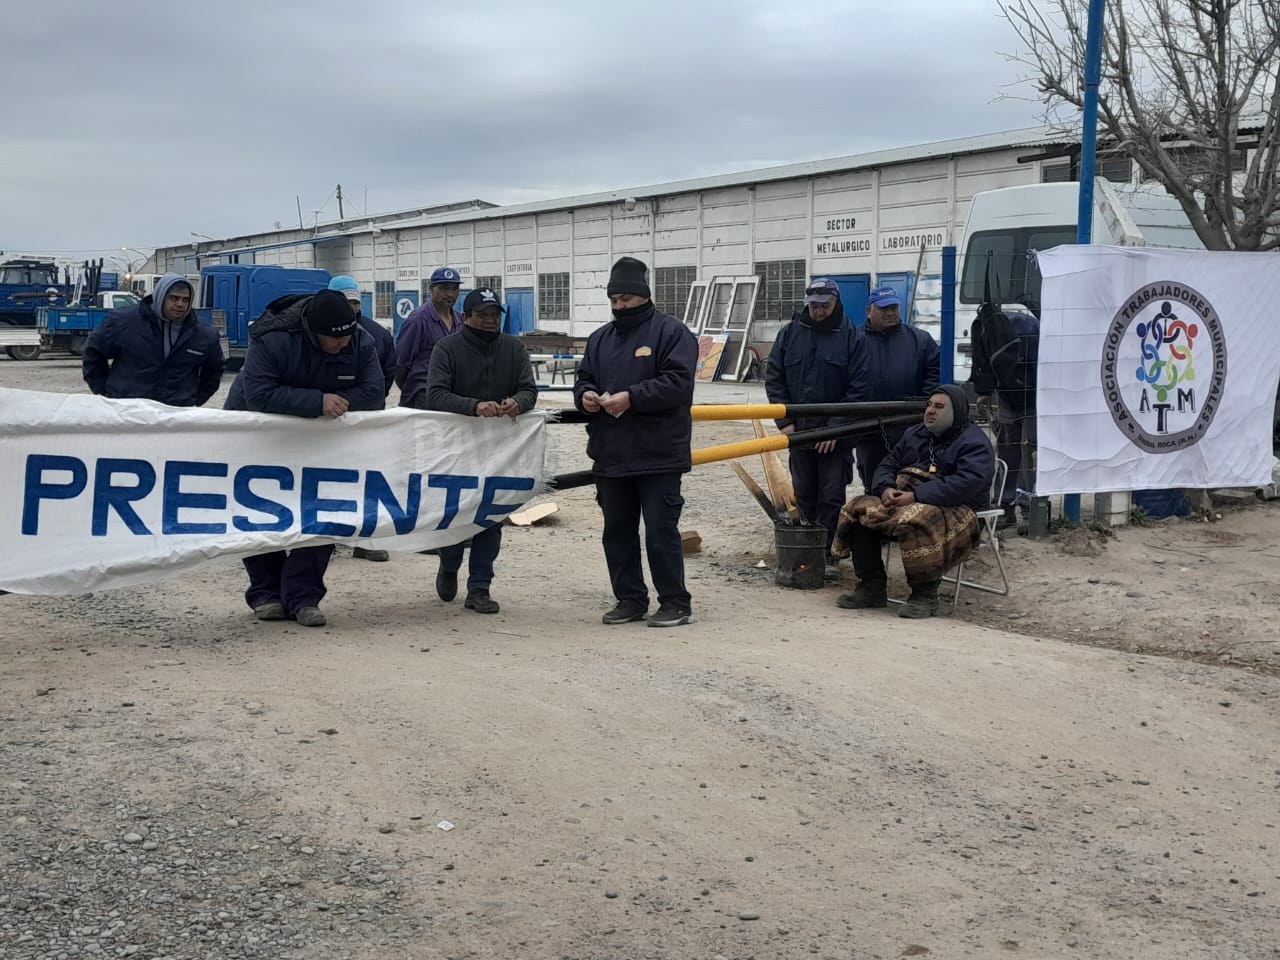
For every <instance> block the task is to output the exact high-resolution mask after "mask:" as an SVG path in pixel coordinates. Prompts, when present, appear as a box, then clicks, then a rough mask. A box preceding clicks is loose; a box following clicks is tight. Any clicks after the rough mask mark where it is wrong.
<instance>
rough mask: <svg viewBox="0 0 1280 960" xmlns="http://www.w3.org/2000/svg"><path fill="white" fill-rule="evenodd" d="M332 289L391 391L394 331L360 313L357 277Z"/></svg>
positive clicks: (374, 554) (380, 557)
mask: <svg viewBox="0 0 1280 960" xmlns="http://www.w3.org/2000/svg"><path fill="white" fill-rule="evenodd" d="M329 289H330V290H336V291H338V293H340V294H342V295H343V296H344V297H346V299H347V303H348V304H350V305H351V311H352V312H353V313H354V314H355V315H356V321H357V322H358V323H359V324H360V329H361V331H363V332H364V333H365V334H367V335H368V337H369V339H370V340H372V341H373V349H374V352H375V353H377V354H378V366H380V367H381V368H382V381H383V390H384V394H383V395H384V396H385V395H386V394H389V393H391V385H392V384H393V383H394V382H395V371H396V342H395V340H393V339H392V337H391V332H390V331H389V330H387V328H386V327H384V326H383V325H382V324H380V323H379V322H378V321H377V320H375V319H373V317H366V316H365V315H364V314H363V313H361V312H360V285H359V284H358V283H356V279H355V277H352V276H350V275H348V274H345V273H343V274H339V275H338V276H336V277H334V278H333V279H332V280H330V281H329ZM351 556H352V557H354V558H355V559H357V560H372V561H373V562H374V563H385V562H386V561H388V560H390V559H391V554H390V553H388V552H387V551H386V550H375V549H372V548H370V547H360V546H356V547H352V548H351Z"/></svg>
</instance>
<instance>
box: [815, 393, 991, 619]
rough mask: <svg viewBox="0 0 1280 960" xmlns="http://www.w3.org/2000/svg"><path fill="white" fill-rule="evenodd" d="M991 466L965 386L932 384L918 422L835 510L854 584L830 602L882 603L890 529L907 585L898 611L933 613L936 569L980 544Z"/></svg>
mask: <svg viewBox="0 0 1280 960" xmlns="http://www.w3.org/2000/svg"><path fill="white" fill-rule="evenodd" d="M995 468H996V457H995V451H994V450H992V449H991V441H990V440H989V439H988V438H987V435H986V434H985V433H984V432H983V431H982V429H981V428H980V427H978V426H977V425H976V424H974V423H971V422H970V421H969V401H968V399H967V398H966V397H965V394H964V391H963V390H962V389H961V388H960V387H957V386H956V385H955V384H950V383H949V384H945V385H943V386H941V387H938V388H937V389H936V390H934V391H933V392H932V394H930V396H929V404H928V406H926V407H925V411H924V420H923V422H922V423H919V424H917V425H916V426H914V427H909V428H908V429H907V431H906V433H904V434H903V435H902V439H900V440H899V441H898V442H897V443H896V444H895V445H894V447H893V449H892V450H890V451H889V452H888V454H887V455H886V456H885V458H884V460H883V461H882V462H881V464H880V467H879V469H878V470H877V471H876V475H875V478H874V479H873V480H872V483H871V485H870V486H869V487H868V488H867V493H866V494H865V495H863V496H860V497H855V498H854V499H853V500H851V501H849V503H848V505H847V506H845V508H844V510H842V511H841V513H840V529H839V532H838V534H837V537H836V543H837V546H838V547H843V546H844V545H845V544H847V545H848V547H849V549H850V552H851V553H852V555H853V570H854V573H856V574H857V575H858V586H857V589H856V590H853V591H850V592H849V593H842V594H840V596H839V597H837V598H836V605H837V606H840V607H844V608H845V609H847V610H863V609H868V608H872V607H883V606H886V605H887V604H888V602H889V597H888V590H887V581H888V576H887V574H886V572H885V568H884V557H883V555H882V554H881V544H882V542H883V539H884V538H885V537H892V538H893V539H895V540H897V541H898V545H899V548H900V549H899V553H900V554H901V555H902V565H903V568H904V569H905V571H906V574H907V583H908V584H909V585H910V586H911V596H910V597H909V598H908V600H907V602H906V603H905V604H903V605H902V607H901V608H899V610H898V616H900V617H909V618H911V619H917V620H919V619H925V618H927V617H932V616H936V615H937V613H938V586H939V584H940V583H941V581H942V575H943V574H944V573H946V572H947V571H948V570H950V569H951V568H952V567H954V566H955V565H956V564H957V563H959V562H960V561H961V560H964V559H965V558H966V557H968V556H969V554H970V553H972V552H973V549H974V547H976V546H977V544H978V536H979V533H980V532H981V531H980V528H979V526H978V517H977V511H978V510H985V509H986V508H987V506H988V499H989V498H990V494H991V480H992V477H993V476H994V475H995Z"/></svg>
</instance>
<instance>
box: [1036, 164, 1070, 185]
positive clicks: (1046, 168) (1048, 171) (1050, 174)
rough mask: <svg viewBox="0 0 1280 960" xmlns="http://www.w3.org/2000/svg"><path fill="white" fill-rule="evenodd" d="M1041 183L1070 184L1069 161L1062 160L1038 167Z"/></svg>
mask: <svg viewBox="0 0 1280 960" xmlns="http://www.w3.org/2000/svg"><path fill="white" fill-rule="evenodd" d="M1040 182H1041V183H1070V182H1071V161H1070V160H1063V161H1061V162H1060V163H1046V164H1044V165H1042V166H1041V167H1040Z"/></svg>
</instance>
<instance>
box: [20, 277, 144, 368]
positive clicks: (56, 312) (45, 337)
mask: <svg viewBox="0 0 1280 960" xmlns="http://www.w3.org/2000/svg"><path fill="white" fill-rule="evenodd" d="M139 299H140V298H139V297H138V296H137V295H136V294H133V293H130V292H128V291H125V290H104V291H103V292H102V293H99V294H98V295H97V296H95V297H94V298H93V301H92V302H91V303H90V304H88V305H84V306H70V307H41V308H40V310H39V311H38V313H37V321H36V325H37V327H38V328H39V330H40V347H41V349H42V350H66V351H68V352H70V353H73V354H75V355H76V356H77V357H78V356H80V355H81V354H82V353H84V344H85V341H86V340H88V339H89V334H90V333H92V332H93V330H94V328H96V327H97V326H98V324H100V323H102V321H103V320H105V319H106V318H107V314H108V313H110V312H111V311H112V310H119V309H120V308H121V307H127V306H132V305H133V304H135V303H137V302H138V301H139Z"/></svg>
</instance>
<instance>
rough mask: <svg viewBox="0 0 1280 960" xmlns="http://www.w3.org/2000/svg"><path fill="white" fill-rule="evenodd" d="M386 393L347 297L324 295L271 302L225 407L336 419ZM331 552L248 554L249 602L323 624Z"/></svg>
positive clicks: (372, 405)
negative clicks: (322, 602)
mask: <svg viewBox="0 0 1280 960" xmlns="http://www.w3.org/2000/svg"><path fill="white" fill-rule="evenodd" d="M385 396H386V394H385V391H384V389H383V380H382V370H381V368H380V367H379V366H378V356H377V354H376V353H375V352H374V348H373V342H372V341H371V340H370V338H369V337H368V336H367V335H366V334H365V333H364V332H363V331H362V330H361V329H360V325H359V322H358V321H357V320H356V316H355V314H354V313H353V312H352V310H351V308H350V307H349V306H348V305H347V301H346V299H345V298H344V297H343V296H342V294H340V293H338V292H336V291H334V290H321V291H320V292H319V293H317V294H315V295H310V294H289V295H287V296H283V297H278V298H277V299H275V300H273V301H271V303H269V304H268V305H267V309H266V310H264V311H263V314H262V316H261V317H259V318H258V319H257V320H256V321H255V322H254V323H253V325H252V326H251V327H250V328H249V350H248V353H247V354H246V355H245V358H244V369H242V370H241V371H240V373H239V375H237V377H236V379H235V382H234V383H232V384H231V393H230V394H229V395H228V397H227V402H226V404H225V409H227V410H255V411H257V412H259V413H282V414H288V415H289V416H294V417H309V418H313V419H314V418H316V417H328V418H331V419H333V418H337V417H340V416H342V415H343V414H344V413H346V412H347V411H348V410H353V411H354V410H381V409H382V408H383V403H384V400H385ZM332 555H333V545H332V544H325V545H324V546H321V547H294V548H293V549H292V550H287V551H286V550H277V551H275V552H273V553H264V554H260V555H258V556H256V557H246V558H245V560H244V568H245V570H247V571H248V573H249V589H248V590H247V591H246V592H245V601H246V602H247V603H248V604H249V606H250V607H251V608H252V609H253V613H254V616H256V617H257V618H258V619H259V620H285V619H288V618H290V617H292V618H293V619H295V620H297V621H298V623H300V624H302V625H303V626H304V627H322V626H324V624H325V615H324V614H323V613H321V612H320V601H321V599H323V598H324V595H325V585H324V572H325V570H326V569H327V568H328V566H329V558H330V557H331V556H332Z"/></svg>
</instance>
